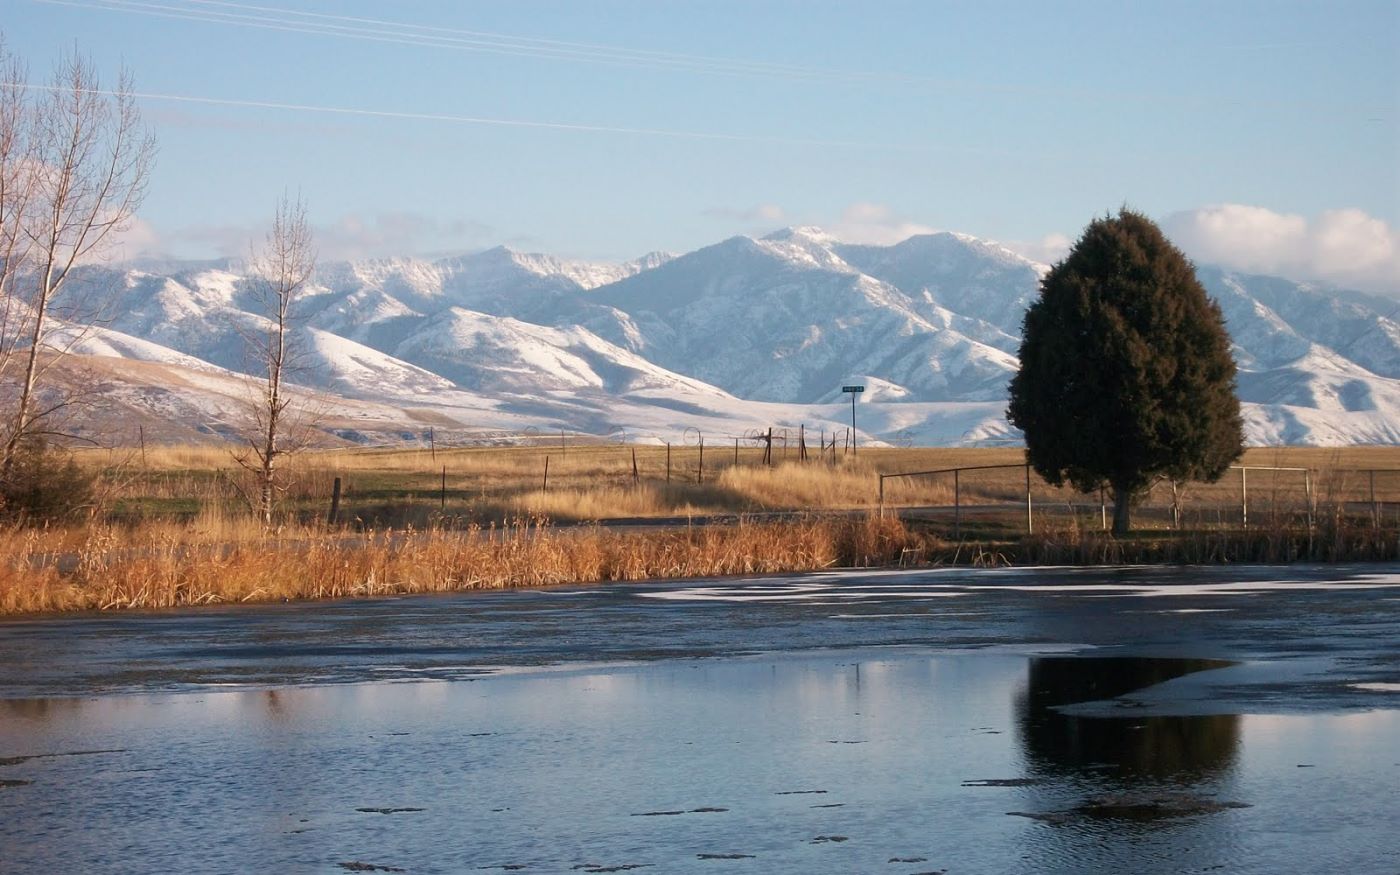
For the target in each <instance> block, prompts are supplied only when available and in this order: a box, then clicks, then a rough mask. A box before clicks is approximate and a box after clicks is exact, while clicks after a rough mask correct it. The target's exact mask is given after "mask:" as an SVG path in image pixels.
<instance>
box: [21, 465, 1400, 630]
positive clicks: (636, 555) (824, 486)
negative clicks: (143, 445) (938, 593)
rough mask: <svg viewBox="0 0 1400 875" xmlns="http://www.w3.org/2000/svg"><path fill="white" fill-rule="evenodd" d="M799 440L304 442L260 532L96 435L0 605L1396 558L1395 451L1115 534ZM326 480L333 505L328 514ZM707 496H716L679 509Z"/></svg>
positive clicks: (1070, 509)
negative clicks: (508, 444)
mask: <svg viewBox="0 0 1400 875" xmlns="http://www.w3.org/2000/svg"><path fill="white" fill-rule="evenodd" d="M795 456H796V454H795V453H790V454H789V457H788V458H786V459H784V458H783V457H782V454H781V453H775V457H776V458H775V459H774V460H773V461H774V464H772V465H771V466H770V465H764V464H762V460H761V453H760V452H759V451H757V450H753V449H745V448H742V447H741V448H740V451H739V456H738V459H737V462H736V459H735V455H734V451H733V448H732V447H731V448H729V450H728V451H727V452H725V451H714V450H711V449H707V450H706V453H705V457H704V459H703V468H702V460H701V457H700V453H699V450H698V448H685V449H680V448H673V449H672V450H671V452H670V460H669V466H668V461H667V452H666V449H665V448H664V447H659V448H658V447H636V448H635V459H636V462H635V466H636V467H635V469H634V467H633V464H634V463H633V458H634V448H632V447H623V446H603V445H595V446H587V447H581V446H571V447H568V448H567V450H566V451H556V450H555V448H549V449H546V448H544V447H527V448H510V449H502V448H495V449H452V450H439V451H438V452H437V453H436V454H434V453H432V452H429V451H420V450H411V451H404V450H336V451H324V452H314V453H313V452H308V453H305V454H303V455H300V456H297V457H294V458H293V459H292V460H291V462H290V463H289V465H288V467H287V479H286V489H285V490H284V492H283V493H282V495H281V509H280V512H279V523H278V525H277V526H275V527H274V528H273V529H271V530H267V529H264V528H263V527H262V526H260V525H258V524H257V523H256V522H255V521H254V520H253V517H252V514H251V513H250V511H249V508H248V503H247V502H246V501H245V500H244V498H243V497H242V496H243V495H244V494H246V493H247V492H248V490H249V488H250V486H251V484H250V482H249V481H248V480H247V475H246V472H244V471H243V470H242V469H241V468H240V467H239V466H238V465H237V463H236V462H235V461H234V460H233V458H232V456H230V455H229V454H228V453H227V452H226V451H221V450H218V449H210V448H188V447H164V448H148V449H147V451H146V452H145V453H144V454H142V453H139V452H131V451H125V452H121V453H116V452H106V451H103V452H97V451H88V452H84V453H80V454H79V459H80V464H82V465H83V466H85V467H87V468H88V469H89V470H92V471H93V472H94V473H97V474H98V475H99V480H100V484H101V486H100V489H99V490H98V492H99V495H100V500H99V506H98V507H96V508H94V510H93V512H92V513H91V514H90V515H89V516H87V517H85V518H83V519H80V520H73V521H70V522H67V523H64V524H50V525H46V526H19V525H11V526H9V527H0V614H20V613H31V612H42V611H56V610H105V609H118V608H167V607H177V606H185V605H200V604H211V603H229V602H244V601H281V600H289V599H301V598H335V597H362V596H379V595H386V594H392V593H408V592H432V591H446V590H461V589H489V588H500V587H513V586H538V585H547V584H557V583H585V582H592V581H606V580H639V579H644V578H668V577H670V578H673V577H693V576H707V575H727V574H752V573H766V572H784V571H787V572H791V571H807V570H813V569H818V568H827V567H833V566H863V565H879V564H889V563H893V562H900V563H914V564H945V563H959V564H973V565H1001V564H1027V563H1045V564H1104V563H1124V562H1193V563H1203V562H1287V561H1296V560H1300V559H1307V560H1319V561H1341V560H1378V559H1385V560H1397V559H1400V448H1392V447H1379V448H1349V449H1343V450H1333V449H1256V450H1251V451H1250V452H1249V453H1248V454H1247V455H1246V457H1245V459H1244V460H1243V463H1244V464H1246V465H1249V466H1254V470H1251V471H1249V472H1248V483H1247V486H1248V506H1249V525H1248V527H1247V528H1246V527H1245V526H1244V525H1243V522H1244V521H1243V520H1242V514H1241V483H1240V472H1239V471H1232V472H1230V474H1228V475H1227V477H1226V478H1225V479H1224V480H1223V481H1222V482H1220V483H1217V484H1184V485H1180V487H1179V489H1178V495H1177V498H1178V501H1179V507H1180V515H1179V517H1178V518H1176V519H1174V518H1173V516H1172V514H1171V513H1170V507H1171V501H1172V494H1171V488H1170V485H1169V484H1162V485H1160V486H1158V487H1157V488H1156V489H1154V490H1153V492H1152V493H1151V494H1150V495H1149V496H1148V497H1147V498H1146V499H1145V501H1144V502H1143V503H1142V505H1141V506H1140V507H1138V509H1137V511H1136V515H1135V532H1134V533H1133V535H1132V536H1130V537H1127V538H1115V537H1112V536H1111V535H1108V534H1107V533H1105V532H1103V531H1101V529H1102V521H1103V515H1102V511H1101V508H1100V506H1099V503H1098V496H1097V495H1091V496H1083V495H1078V494H1076V493H1073V492H1071V491H1070V490H1067V489H1056V488H1053V487H1051V486H1049V485H1048V484H1045V483H1043V482H1041V481H1040V480H1039V478H1037V477H1035V476H1032V477H1031V478H1030V498H1031V501H1030V506H1031V511H1030V519H1029V521H1028V519H1027V509H1026V488H1027V479H1026V471H1025V468H1024V465H1023V454H1022V451H1021V450H1018V449H866V450H862V451H860V453H859V455H858V456H844V455H838V456H837V458H835V459H834V460H831V459H827V460H825V461H818V460H809V461H800V460H798V459H797V458H796V457H795ZM546 462H548V466H549V475H548V482H547V483H546V481H545V465H546ZM972 466H1006V467H993V468H989V469H983V470H964V471H963V472H961V473H960V474H959V475H958V504H959V505H960V506H961V513H960V514H958V515H957V516H956V517H955V516H954V514H952V513H951V512H950V507H949V506H950V505H952V504H953V502H954V491H953V477H952V475H951V474H949V473H942V474H937V475H933V476H926V477H909V478H905V477H897V478H892V479H888V480H887V481H886V484H885V495H884V497H885V508H884V511H885V512H884V513H883V514H882V513H880V512H879V497H880V488H879V475H880V474H894V473H901V472H910V471H931V470H938V469H947V468H953V467H964V468H967V467H972ZM1269 468H1307V469H1308V474H1307V481H1306V482H1307V485H1308V486H1309V487H1310V490H1309V491H1305V489H1304V475H1303V473H1302V472H1301V471H1296V470H1284V471H1275V470H1266V469H1269ZM634 470H635V474H634ZM1372 471H1374V472H1375V473H1374V474H1372V473H1370V472H1372ZM668 472H669V476H668ZM337 478H339V479H340V481H341V486H342V502H341V507H340V517H339V521H338V522H337V524H335V525H329V524H328V523H327V520H326V515H327V509H328V506H329V502H330V496H331V493H332V489H333V484H334V483H335V481H336V479H337ZM1373 483H1374V495H1375V499H1376V500H1375V502H1374V503H1373V502H1372V494H1373V493H1372V489H1373ZM770 512H779V513H780V514H781V516H779V517H774V516H770V515H766V514H768V513H770ZM834 512H842V513H834ZM709 515H727V516H726V518H725V519H724V520H723V521H722V522H721V524H705V525H690V524H688V522H687V520H694V519H695V518H696V517H705V516H709ZM646 518H669V522H668V524H667V525H663V526H655V525H653V526H651V527H648V528H647V529H645V530H642V531H630V530H627V529H625V528H623V529H616V528H605V527H599V526H587V525H585V526H578V527H573V526H564V527H561V526H560V525H558V523H573V522H586V521H590V520H604V521H605V520H618V519H623V520H628V519H633V520H641V519H646ZM955 520H956V522H955ZM697 522H709V523H714V521H713V520H697ZM1028 522H1029V524H1030V525H1029V527H1030V528H1032V529H1033V531H1027V528H1028Z"/></svg>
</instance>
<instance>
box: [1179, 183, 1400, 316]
mask: <svg viewBox="0 0 1400 875" xmlns="http://www.w3.org/2000/svg"><path fill="white" fill-rule="evenodd" d="M1162 227H1163V230H1165V231H1166V232H1167V235H1168V236H1169V237H1171V238H1172V241H1173V242H1175V243H1176V244H1177V245H1178V246H1180V247H1181V248H1182V249H1183V250H1184V251H1185V252H1186V254H1187V255H1189V256H1191V257H1192V258H1193V259H1195V260H1196V261H1198V262H1204V263H1210V264H1218V265H1221V266H1223V267H1228V268H1232V269H1235V270H1243V271H1251V272H1256V273H1266V274H1275V275H1278V276H1283V277H1288V278H1290V279H1296V280H1311V281H1317V282H1323V283H1328V284H1332V285H1337V286H1342V287H1345V288H1356V289H1361V290H1363V291H1369V292H1380V293H1383V294H1392V295H1394V294H1400V231H1397V230H1396V229H1394V228H1392V227H1390V226H1389V225H1388V224H1386V222H1384V221H1383V220H1381V219H1377V218H1375V217H1374V216H1370V215H1368V214H1366V213H1365V212H1363V211H1362V210H1357V209H1339V210H1327V211H1325V212H1323V213H1321V214H1320V215H1318V216H1317V217H1316V218H1314V219H1312V220H1309V219H1307V218H1305V217H1303V216H1300V215H1296V214H1291V213H1276V212H1274V211H1273V210H1270V209H1267V208H1265V207H1256V206H1247V205H1244V204H1217V205H1214V206H1208V207H1202V208H1200V209H1196V210H1188V211H1184V212H1180V213H1173V214H1172V215H1170V216H1167V217H1166V218H1165V219H1164V220H1163V222H1162Z"/></svg>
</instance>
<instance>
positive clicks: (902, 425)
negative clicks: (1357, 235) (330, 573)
mask: <svg viewBox="0 0 1400 875" xmlns="http://www.w3.org/2000/svg"><path fill="white" fill-rule="evenodd" d="M1046 270H1047V267H1046V265H1043V264H1038V263H1035V262H1032V261H1029V260H1027V259H1024V258H1022V257H1020V256H1018V255H1016V254H1014V253H1012V252H1011V251H1009V250H1007V249H1005V248H1003V247H1001V246H999V245H997V244H995V243H991V242H988V241H983V240H978V239H976V238H973V237H969V236H967V235H962V234H951V233H938V234H926V235H919V236H915V237H911V238H909V239H907V240H905V241H903V242H901V243H898V244H896V245H893V246H867V245H853V244H847V243H843V242H841V241H839V240H837V239H835V238H834V237H832V236H831V235H828V234H826V233H824V232H822V231H821V230H820V229H816V228H810V227H800V228H787V229H783V230H781V231H777V232H775V233H773V234H769V235H767V236H766V237H762V238H758V239H754V238H749V237H734V238H731V239H728V240H724V241H721V242H719V243H716V244H714V245H712V246H707V247H705V248H702V249H699V250H696V251H694V252H690V253H686V254H683V255H680V256H670V255H666V254H660V253H654V254H652V255H649V256H645V257H644V258H641V259H638V260H636V261H633V262H629V263H625V264H605V263H590V262H578V261H569V260H566V259H559V258H555V257H552V256H548V255H538V254H527V253H520V252H515V251H513V250H510V249H506V248H504V247H498V248H496V249H491V250H487V251H485V252H480V253H476V254H473V255H467V256H462V257H456V258H447V259H439V260H435V261H426V260H419V259H412V258H393V259H375V260H367V261H360V262H350V263H332V264H323V265H321V267H320V269H319V271H318V273H317V277H316V280H315V283H314V286H313V287H312V288H311V289H310V291H309V293H308V295H307V297H306V298H305V299H304V301H303V302H302V310H301V321H300V322H299V324H298V327H297V341H298V343H297V345H298V348H299V350H300V356H299V361H298V364H299V366H300V367H299V369H298V372H297V375H296V380H297V381H298V382H300V383H302V384H304V385H306V386H308V387H310V388H314V389H316V390H318V391H320V392H322V393H323V394H329V395H330V396H333V397H338V398H342V399H346V400H345V402H344V403H345V404H346V405H349V406H348V407H347V408H346V409H347V410H350V409H351V408H354V409H356V410H360V412H363V410H361V409H360V408H355V405H356V404H361V405H363V404H368V405H370V406H371V408H373V409H374V410H375V411H376V412H375V414H374V415H373V416H372V417H370V418H371V419H373V420H374V421H375V422H377V423H379V424H380V425H383V424H385V423H387V422H389V421H390V420H392V418H393V417H394V416H395V415H402V416H404V417H405V423H411V422H416V421H419V420H420V419H423V418H424V417H426V419H423V421H436V422H439V423H440V424H442V426H443V427H457V426H460V427H462V428H493V429H506V430H509V429H523V428H526V427H528V426H530V425H534V426H536V427H540V428H558V427H564V428H568V429H571V430H580V431H589V432H592V433H598V434H606V433H609V432H613V431H616V430H618V429H625V430H627V431H628V433H629V434H631V435H632V436H633V437H635V438H637V439H657V440H668V439H674V438H675V437H676V435H677V434H678V433H679V432H680V431H682V430H684V429H686V428H699V429H701V430H705V431H708V432H710V433H713V434H727V435H742V434H744V433H745V432H746V431H748V430H749V429H752V428H757V427H760V426H767V425H777V426H784V425H790V426H794V427H795V426H796V425H798V424H799V423H804V422H805V423H807V424H808V425H810V426H812V427H814V428H841V427H844V425H845V424H846V423H848V421H849V407H848V406H846V405H844V404H843V403H842V402H843V401H844V400H845V399H844V398H843V397H842V395H841V393H840V387H841V386H842V385H844V384H848V383H851V382H861V383H864V384H865V385H866V386H867V387H868V388H867V392H866V393H865V394H864V395H863V396H862V397H861V399H860V402H861V405H862V409H863V412H862V414H861V417H860V425H861V427H862V431H865V432H868V433H869V434H870V435H873V436H876V437H880V438H884V439H887V440H890V441H893V442H908V441H914V442H919V443H972V442H979V441H987V440H1005V439H1008V438H1014V436H1015V435H1014V432H1013V431H1011V430H1010V429H1009V428H1008V427H1007V424H1006V422H1005V420H1004V418H1003V415H1002V414H1003V410H1004V406H1005V400H1004V399H1005V393H1006V383H1007V381H1008V380H1009V379H1010V377H1011V375H1012V374H1013V373H1014V372H1015V370H1016V367H1017V363H1016V358H1015V355H1016V351H1017V347H1018V345H1019V337H1018V335H1019V331H1020V325H1021V317H1022V315H1023V313H1024V311H1025V308H1026V307H1027V306H1028V305H1029V304H1030V302H1031V301H1033V300H1034V298H1035V296H1036V294H1037V291H1038V283H1039V280H1040V278H1041V277H1042V276H1043V275H1044V272H1045V271H1046ZM1199 274H1200V277H1201V280H1202V282H1203V283H1204V284H1205V286H1206V288H1207V289H1208V290H1209V291H1210V293H1211V294H1212V295H1213V296H1214V297H1215V298H1216V299H1217V300H1218V301H1219V303H1220V305H1221V308H1222V310H1223V312H1224V314H1225V316H1226V320H1227V325H1228V327H1229V329H1230V331H1231V335H1232V338H1233V341H1234V349H1235V355H1236V359H1237V361H1238V362H1239V365H1240V369H1241V374H1240V380H1239V391H1240V397H1241V399H1242V400H1243V401H1244V402H1245V406H1246V421H1247V424H1248V429H1249V435H1250V438H1251V440H1253V441H1255V442H1258V443H1278V442H1288V443H1325V444H1336V443H1347V442H1387V443H1400V312H1397V311H1398V310H1400V306H1397V305H1396V302H1395V301H1393V300H1391V299H1386V298H1376V297H1371V296H1366V295H1361V294H1358V293H1349V292H1337V291H1328V290H1324V289H1319V288H1315V287H1311V286H1308V285H1305V284H1299V283H1293V282H1289V281H1287V280H1282V279H1278V278H1274V277H1262V276H1250V275H1244V274H1238V273H1231V272H1226V271H1222V270H1220V269H1217V268H1212V267H1203V268H1201V270H1200V271H1199ZM71 294H72V295H73V296H74V297H75V298H76V297H88V298H90V299H92V300H105V301H108V302H110V303H109V305H108V306H107V307H105V308H103V310H102V311H101V312H97V313H94V314H93V316H94V325H96V326H99V327H95V328H93V329H92V330H90V331H86V332H82V331H79V329H78V327H77V326H72V327H70V328H68V329H66V333H63V334H62V335H61V337H62V338H66V340H65V341H64V342H68V341H71V340H73V339H78V338H80V339H79V341H78V343H77V345H76V347H75V350H76V351H78V352H81V353H84V354H87V355H92V356H98V357H101V358H97V359H94V360H93V361H94V362H99V363H100V362H106V363H108V365H111V363H112V362H115V361H117V360H124V361H128V362H133V363H136V362H140V363H146V364H147V365H149V367H146V368H144V369H143V368H135V367H128V368H126V369H125V370H123V371H122V373H123V374H124V375H125V376H124V378H123V379H124V380H126V381H127V382H128V383H129V382H130V381H131V380H135V379H137V376H138V375H141V374H146V375H150V376H151V378H152V379H153V380H154V379H157V378H158V377H159V378H160V379H165V380H168V381H169V383H170V386H154V387H150V391H149V392H147V393H146V395H147V396H149V397H152V398H154V397H157V396H160V397H163V398H165V399H166V400H165V401H164V402H162V403H164V404H166V405H167V408H168V412H169V413H170V415H172V416H176V415H181V416H186V418H188V416H192V415H193V414H188V411H190V410H203V411H205V414H201V415H204V416H205V418H206V419H210V421H214V420H220V419H221V417H222V416H223V415H222V414H218V413H217V411H218V410H222V409H224V407H225V406H226V405H224V406H221V405H220V404H215V403H213V402H210V401H209V399H208V398H205V399H203V400H200V399H198V398H194V397H189V398H185V401H184V402H182V403H183V404H184V406H180V405H174V402H173V401H171V400H170V398H169V396H170V393H175V394H182V393H183V394H182V397H183V395H190V396H193V395H198V394H199V393H201V392H205V393H211V392H212V393H213V394H215V395H221V393H222V395H227V392H226V391H225V389H226V386H225V385H224V383H220V384H219V385H220V387H222V388H220V389H219V390H218V391H217V392H215V391H214V390H213V389H211V388H209V386H208V385H205V384H206V383H207V379H205V381H204V382H203V383H202V382H201V380H200V379H196V378H193V377H190V376H188V375H190V374H194V373H200V372H203V373H205V374H207V375H210V377H209V378H213V375H217V378H218V379H219V380H222V381H227V380H233V381H234V382H237V380H238V378H237V376H236V374H237V373H238V372H249V371H254V370H256V368H255V362H254V360H253V359H252V358H251V357H250V355H249V353H248V352H247V350H248V341H249V339H250V338H252V337H256V336H257V335H259V334H260V333H262V332H265V330H266V327H267V323H266V321H265V320H264V319H263V318H262V317H261V316H260V315H259V310H258V307H257V296H256V295H255V294H254V288H253V286H252V285H251V284H250V283H249V281H248V280H247V279H246V278H245V277H244V276H243V275H242V273H241V268H240V266H239V265H238V264H236V263H231V262H205V263H194V262H189V263H180V262H152V261H146V262H142V263H141V264H137V265H130V266H124V267H120V268H114V267H88V268H84V269H83V270H82V273H81V275H80V276H77V277H75V278H74V282H73V285H72V292H71ZM111 366H112V367H115V365H111ZM162 375H164V376H162ZM177 375H178V376H177ZM123 385H126V383H124V384H123ZM128 395H130V397H131V398H134V399H137V400H133V401H131V403H132V404H139V398H140V397H143V396H142V393H140V392H135V393H131V392H128ZM222 395H221V397H222ZM336 403H339V402H336ZM171 405H174V406H171ZM180 410H183V411H186V414H188V415H186V414H180V413H177V411H180ZM395 411H398V412H397V413H395ZM409 411H414V412H409ZM347 416H349V418H350V419H354V416H350V415H349V414H347ZM223 418H227V417H223ZM208 430H209V429H208V428H206V429H205V431H208ZM213 431H214V432H216V433H217V432H218V431H219V429H218V428H214V429H213ZM409 431H410V432H411V429H409ZM371 432H375V433H377V431H376V429H369V430H367V431H366V432H365V434H369V433H371Z"/></svg>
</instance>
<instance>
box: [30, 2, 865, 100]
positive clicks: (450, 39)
mask: <svg viewBox="0 0 1400 875" xmlns="http://www.w3.org/2000/svg"><path fill="white" fill-rule="evenodd" d="M34 2H38V3H44V4H47V5H51V6H70V7H74V8H79V9H98V10H105V11H110V12H125V13H130V14H137V15H145V16H150V17H155V18H166V19H174V20H179V21H198V22H204V23H209V24H224V25H234V26H239V27H250V28H257V29H261V30H273V31H283V32H288V33H304V34H311V35H318V36H338V37H344V38H348V39H358V40H365V41H369V42H381V43H392V44H399V45H408V46H415V47H420V48H442V49H456V50H459V51H469V52H482V53H487V54H496V55H508V56H515V57H538V58H545V59H550V60H562V61H582V62H587V63H601V64H608V65H613V66H624V67H644V68H654V69H655V68H659V69H671V70H678V71H688V72H700V73H719V74H727V75H759V76H774V77H781V78H793V79H807V80H812V79H832V78H840V77H842V76H845V75H847V74H840V73H836V72H833V71H823V70H815V69H810V68H802V67H794V66H790V65H779V64H770V63H768V62H762V61H731V60H725V59H719V58H706V57H703V56H698V55H681V54H677V53H670V52H658V51H650V50H636V49H620V48H613V47H608V46H592V45H591V44H586V43H565V42H564V41H556V40H536V39H533V38H528V37H506V36H503V35H495V34H489V33H485V32H477V31H466V30H457V29H453V28H440V27H433V26H427V25H414V24H402V23H397V22H381V21H380V20H379V19H356V18H351V17H349V16H332V15H323V14H319V13H303V12H296V11H291V10H274V9H273V7H261V6H249V5H244V4H233V3H221V4H219V5H224V6H230V7H233V8H238V9H247V10H263V9H266V10H272V11H274V12H275V13H277V14H275V15H251V14H245V13H242V12H223V11H218V10H212V9H199V8H191V7H188V6H181V5H171V4H169V3H160V2H150V0H34ZM191 2H200V0H191ZM313 15H314V16H316V17H317V18H325V19H330V20H332V21H345V22H351V23H349V24H336V23H323V22H321V21H307V20H299V19H298V18H295V17H290V16H313ZM360 21H366V22H376V23H381V24H383V25H386V26H385V27H365V26H362V25H359V24H355V23H354V22H360ZM417 31H435V32H442V33H445V34H464V35H466V36H452V35H437V34H436V33H422V32H417ZM575 46H576V47H575Z"/></svg>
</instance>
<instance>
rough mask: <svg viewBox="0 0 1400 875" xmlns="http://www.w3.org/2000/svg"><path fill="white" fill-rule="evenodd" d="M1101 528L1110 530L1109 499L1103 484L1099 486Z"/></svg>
mask: <svg viewBox="0 0 1400 875" xmlns="http://www.w3.org/2000/svg"><path fill="white" fill-rule="evenodd" d="M1099 528H1100V529H1101V530H1102V531H1105V532H1106V531H1108V500H1107V498H1106V497H1105V495H1104V491H1103V487H1102V486H1100V487H1099Z"/></svg>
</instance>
